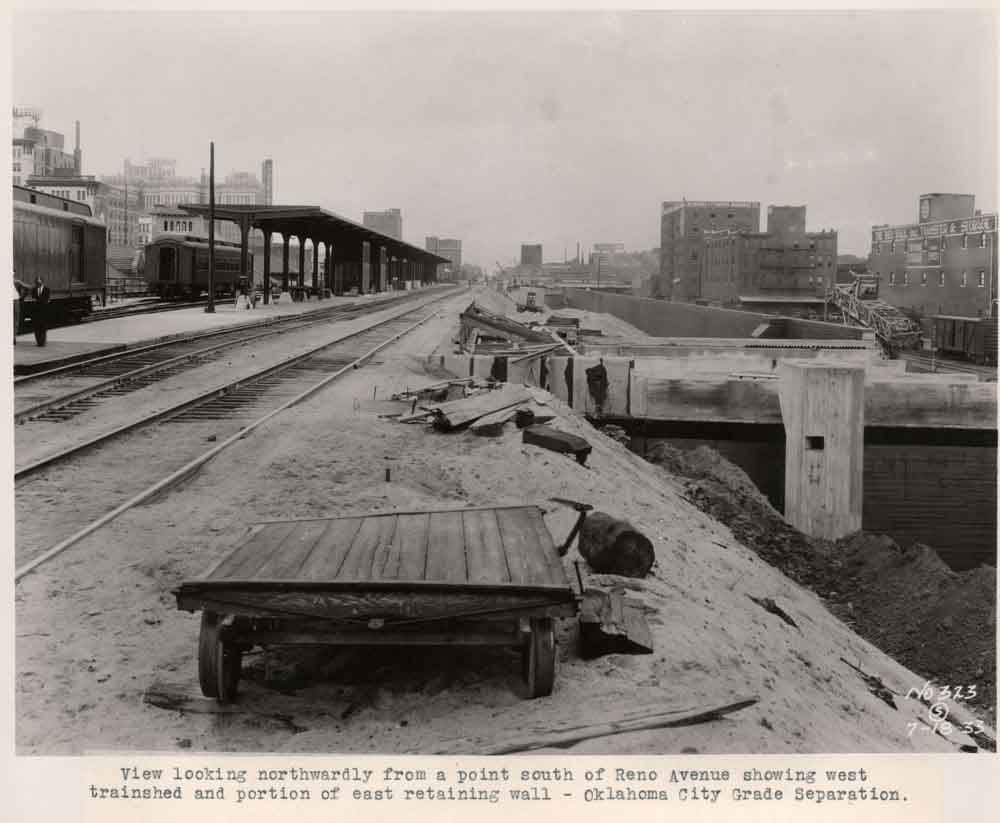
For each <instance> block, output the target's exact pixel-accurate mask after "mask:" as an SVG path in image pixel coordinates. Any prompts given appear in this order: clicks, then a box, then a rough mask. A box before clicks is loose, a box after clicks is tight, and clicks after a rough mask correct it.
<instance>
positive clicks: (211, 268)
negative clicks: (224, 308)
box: [205, 140, 215, 314]
mask: <svg viewBox="0 0 1000 823" xmlns="http://www.w3.org/2000/svg"><path fill="white" fill-rule="evenodd" d="M205 313H206V314H215V141H214V140H213V141H212V142H210V143H209V144H208V305H207V306H205Z"/></svg>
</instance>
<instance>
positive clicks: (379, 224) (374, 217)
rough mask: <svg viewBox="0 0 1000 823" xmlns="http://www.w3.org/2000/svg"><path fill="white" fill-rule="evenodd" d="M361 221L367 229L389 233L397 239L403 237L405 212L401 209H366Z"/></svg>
mask: <svg viewBox="0 0 1000 823" xmlns="http://www.w3.org/2000/svg"><path fill="white" fill-rule="evenodd" d="M361 223H362V225H363V226H364V227H365V228H366V229H372V230H373V231H377V232H379V233H380V234H387V235H389V237H395V238H396V239H397V240H402V239H403V213H402V212H401V211H400V210H399V209H386V210H385V211H366V212H365V213H364V217H363V218H362V220H361Z"/></svg>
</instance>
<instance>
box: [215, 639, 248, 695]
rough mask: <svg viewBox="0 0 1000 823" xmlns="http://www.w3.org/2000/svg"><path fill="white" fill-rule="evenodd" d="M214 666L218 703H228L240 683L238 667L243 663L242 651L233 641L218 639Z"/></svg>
mask: <svg viewBox="0 0 1000 823" xmlns="http://www.w3.org/2000/svg"><path fill="white" fill-rule="evenodd" d="M216 648H217V652H216V660H217V661H218V666H217V668H216V672H217V676H218V678H219V681H218V686H217V688H216V691H217V696H218V700H219V702H220V703H229V702H230V701H231V700H233V699H235V697H236V691H237V688H238V687H239V683H240V669H241V668H242V665H243V652H242V651H241V650H240V648H239V647H238V646H237V645H235V644H234V643H229V642H226V641H225V640H219V641H218V643H217V644H216Z"/></svg>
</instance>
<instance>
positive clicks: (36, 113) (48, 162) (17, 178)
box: [11, 106, 83, 186]
mask: <svg viewBox="0 0 1000 823" xmlns="http://www.w3.org/2000/svg"><path fill="white" fill-rule="evenodd" d="M41 120H42V110H41V109H39V108H36V107H35V106H14V107H13V109H12V121H13V128H12V143H13V153H12V154H13V157H12V168H11V170H12V177H13V183H14V185H15V186H23V185H27V181H28V178H29V177H34V176H38V177H52V176H55V175H74V174H77V175H79V174H81V173H82V164H83V155H82V153H81V151H80V121H79V120H77V121H76V148H75V149H74V151H73V152H72V153H69V152H66V151H64V150H63V147H64V146H65V143H66V141H65V138H64V137H63V135H62V134H61V133H60V132H57V131H50V130H48V129H43V128H39V125H38V124H39V123H40V122H41Z"/></svg>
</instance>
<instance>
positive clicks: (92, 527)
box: [14, 292, 451, 582]
mask: <svg viewBox="0 0 1000 823" xmlns="http://www.w3.org/2000/svg"><path fill="white" fill-rule="evenodd" d="M449 296H451V294H450V292H449V293H447V294H444V295H442V296H440V297H436V298H434V299H433V300H428V301H427V303H423V304H421V305H420V306H418V307H416V308H414V309H410V312H412V311H416V309H419V308H424V307H425V306H427V305H429V304H431V303H437V302H440V301H441V300H443V299H445V298H446V297H449ZM410 312H404V313H403V314H408V313H410ZM403 314H401V315H397V316H396V317H391V318H387V319H386V320H382V321H380V322H378V323H375V324H374V325H372V326H369V327H368V328H367V329H364V330H363V331H358V332H354V333H353V334H351V335H348V336H347V337H344V338H342V339H341V340H337V341H333V342H332V343H328V344H326V346H323V347H321V348H326V347H328V346H331V345H336V344H337V343H342V342H343V341H344V340H347V339H349V338H350V337H353V336H357V335H360V334H364V333H367V332H370V331H371V330H372V329H375V328H378V327H379V326H382V325H385V324H386V323H391V322H393V321H394V320H398V319H399V318H400V317H401V316H403ZM434 315H435V311H431V312H430V313H429V314H427V315H426V316H425V317H422V318H421V319H420V320H418V321H417V322H416V323H413V324H412V325H410V326H407V327H406V328H405V329H403V330H402V331H400V332H397V333H396V334H394V335H392V336H391V337H390V338H389V339H388V340H385V341H383V342H382V343H379V344H378V345H377V346H375V347H374V348H372V349H369V350H368V351H367V352H365V353H364V354H362V355H361V356H360V357H358V358H356V359H355V360H353V361H351V362H350V363H348V364H347V365H346V366H344V367H342V368H340V369H338V370H337V371H335V372H333V373H331V374H329V375H328V376H326V377H324V378H323V379H322V380H320V381H319V382H318V383H315V384H313V385H312V386H310V387H309V388H308V389H306V390H305V391H303V392H300V393H299V394H298V395H296V396H295V397H293V398H292V399H291V400H287V401H286V402H284V403H282V404H281V405H280V406H278V407H277V408H275V409H272V410H271V411H269V412H268V413H267V414H265V415H264V416H263V417H259V418H258V419H257V420H255V421H253V422H252V423H250V424H248V425H246V426H244V427H243V428H242V429H240V430H239V431H238V432H236V433H235V434H233V435H230V436H229V437H227V438H226V439H225V440H223V441H222V442H221V443H218V444H217V445H215V446H213V447H212V448H211V449H209V450H208V451H206V452H204V453H203V454H201V455H199V456H198V457H196V458H194V459H193V460H191V461H189V462H188V463H186V464H185V465H184V466H181V468H179V469H177V470H176V471H174V472H171V473H170V474H169V475H167V476H166V477H164V478H162V479H161V480H158V481H157V482H156V483H153V484H152V485H151V486H148V487H147V488H146V489H144V490H143V491H141V492H139V493H138V494H137V495H134V496H133V497H131V498H129V499H128V500H126V501H125V502H124V503H122V504H121V505H120V506H118V507H116V508H115V509H112V510H111V511H110V512H108V513H107V514H104V515H102V516H101V517H99V518H98V519H97V520H93V521H91V522H90V523H89V524H87V525H86V526H84V527H83V528H82V529H80V530H78V531H77V532H75V533H74V534H72V535H70V536H69V537H67V538H65V539H64V540H62V541H60V542H59V543H57V544H56V545H55V546H53V547H52V548H50V549H48V550H46V551H45V552H43V553H42V554H40V555H38V557H36V558H34V559H33V560H31V561H29V562H28V563H26V564H24V565H23V566H21V567H20V568H18V569H16V570H15V571H14V581H15V582H17V581H19V580H21V579H22V578H24V576H25V575H27V574H29V573H30V572H32V571H34V570H35V569H37V568H38V567H39V566H41V565H42V564H43V563H45V562H47V561H48V560H51V559H52V558H53V557H55V556H56V555H58V554H61V553H62V552H64V551H65V550H66V549H68V548H69V547H70V546H73V545H74V544H76V543H78V542H80V541H81V540H82V539H83V538H85V537H87V536H88V535H91V534H93V533H94V532H95V531H97V530H98V529H100V528H101V527H102V526H105V525H107V524H108V523H110V522H111V521H112V520H114V519H116V518H117V517H119V516H120V515H122V514H124V513H125V512H127V511H128V510H129V509H131V508H134V507H135V506H137V505H139V504H140V503H142V502H144V501H145V500H148V499H149V498H150V497H153V496H154V495H156V494H159V493H160V492H161V491H163V490H164V489H167V488H170V486H172V485H174V484H175V483H178V482H180V481H181V480H183V479H185V478H187V477H189V476H190V475H192V474H194V473H195V472H196V471H197V470H198V469H200V468H201V467H202V466H204V465H205V464H206V463H207V462H208V461H209V460H211V459H212V458H213V457H215V456H216V455H217V454H219V452H221V451H222V450H223V449H226V448H228V447H229V446H231V445H232V444H233V443H235V442H236V441H237V440H242V439H243V438H244V437H246V436H247V435H248V434H250V433H251V432H252V431H254V429H257V428H258V427H260V426H262V425H263V424H264V423H266V422H267V421H268V420H270V419H271V418H273V417H275V416H276V415H278V414H280V413H281V412H283V411H286V410H287V409H290V408H291V407H292V406H295V405H297V404H299V403H301V402H302V401H303V400H306V399H307V398H309V397H311V396H312V395H314V394H315V393H316V392H318V391H320V390H321V389H323V388H325V387H326V386H328V385H329V384H330V383H332V382H333V381H334V380H336V379H338V378H339V377H341V376H342V375H344V374H346V373H347V372H349V371H353V370H354V369H356V368H358V367H359V366H360V365H361V364H363V363H364V362H365V361H366V360H368V359H370V358H371V357H373V356H374V355H375V354H376V353H377V352H379V351H380V350H381V349H384V348H385V347H386V346H388V345H391V344H392V343H395V342H396V341H397V340H398V339H399V338H401V337H403V336H404V335H406V334H409V333H410V332H411V331H413V330H414V329H416V328H418V327H419V326H422V325H423V324H424V323H426V322H427V321H428V320H430V319H431V318H432V317H433V316H434ZM296 359H302V358H296ZM242 382H246V381H242Z"/></svg>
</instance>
